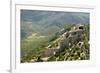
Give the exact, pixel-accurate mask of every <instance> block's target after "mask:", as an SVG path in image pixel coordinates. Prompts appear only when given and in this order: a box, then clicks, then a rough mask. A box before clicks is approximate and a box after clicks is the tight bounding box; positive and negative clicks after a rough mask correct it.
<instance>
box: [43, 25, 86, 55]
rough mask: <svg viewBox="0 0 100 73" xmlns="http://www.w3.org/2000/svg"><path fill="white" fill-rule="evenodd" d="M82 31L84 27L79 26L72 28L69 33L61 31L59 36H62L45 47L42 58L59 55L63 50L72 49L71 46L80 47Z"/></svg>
mask: <svg viewBox="0 0 100 73" xmlns="http://www.w3.org/2000/svg"><path fill="white" fill-rule="evenodd" d="M84 29H85V28H84V25H81V24H78V25H76V26H74V27H73V28H71V30H70V31H65V30H64V29H63V30H62V32H61V34H62V33H63V34H62V35H60V36H59V38H57V39H56V40H55V41H54V42H52V44H50V45H49V46H47V47H46V50H45V51H44V52H43V57H49V56H51V55H55V54H56V53H60V52H62V51H63V50H64V49H65V48H70V47H72V46H73V44H74V45H78V46H81V45H82V42H80V41H81V40H82V35H83V33H84ZM78 42H79V43H78ZM77 43H78V44H77Z"/></svg>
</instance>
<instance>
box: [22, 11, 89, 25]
mask: <svg viewBox="0 0 100 73" xmlns="http://www.w3.org/2000/svg"><path fill="white" fill-rule="evenodd" d="M21 20H22V21H28V22H29V21H30V22H33V23H34V24H40V25H43V24H50V25H54V24H66V23H67V24H77V23H83V24H89V13H82V12H60V11H59V12H58V11H39V10H21Z"/></svg>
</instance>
